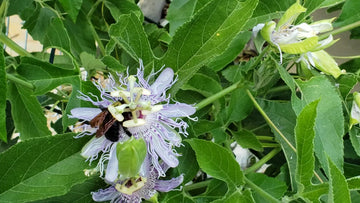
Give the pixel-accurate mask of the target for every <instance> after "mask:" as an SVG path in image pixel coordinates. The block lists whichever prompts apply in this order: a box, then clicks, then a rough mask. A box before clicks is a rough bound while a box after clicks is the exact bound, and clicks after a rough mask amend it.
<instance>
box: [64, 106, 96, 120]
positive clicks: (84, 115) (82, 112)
mask: <svg viewBox="0 0 360 203" xmlns="http://www.w3.org/2000/svg"><path fill="white" fill-rule="evenodd" d="M70 112H71V115H70V117H73V118H78V119H83V120H87V121H90V120H91V119H93V118H94V117H95V116H97V115H98V114H99V113H101V109H99V108H87V107H80V108H75V109H71V111H70Z"/></svg>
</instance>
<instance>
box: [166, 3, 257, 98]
mask: <svg viewBox="0 0 360 203" xmlns="http://www.w3.org/2000/svg"><path fill="white" fill-rule="evenodd" d="M256 5H257V1H250V0H248V1H246V2H238V1H231V0H226V1H221V2H220V1H214V0H213V1H211V2H210V3H208V4H206V6H204V7H203V8H202V9H201V10H200V11H199V12H197V13H196V15H195V16H194V17H193V18H192V19H191V21H189V22H187V23H185V24H184V25H183V26H181V28H179V30H178V31H177V32H176V35H175V36H174V37H173V40H172V41H171V43H170V44H169V48H168V51H167V52H166V54H165V56H164V58H163V59H162V60H161V62H160V64H166V66H169V67H171V68H172V69H173V70H174V72H175V73H176V74H178V81H177V83H176V84H174V85H173V87H172V89H171V94H175V93H176V92H177V91H178V90H179V89H180V87H181V86H182V85H183V84H185V83H186V82H187V81H188V80H189V79H190V78H191V77H192V76H193V75H194V73H196V72H197V71H198V70H199V68H201V67H202V66H203V65H205V64H207V63H209V62H211V61H212V59H213V58H214V57H216V56H218V55H220V54H222V53H223V52H224V50H225V49H226V48H227V47H228V46H229V44H230V43H231V41H232V40H233V39H234V38H235V37H236V35H237V34H238V33H239V32H240V31H242V27H243V26H244V24H245V23H246V22H247V20H248V19H249V17H250V16H251V15H252V11H253V10H254V9H255V7H256ZM204 30H206V32H204ZM199 42H201V43H199Z"/></svg>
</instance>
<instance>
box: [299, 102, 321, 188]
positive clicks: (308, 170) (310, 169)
mask: <svg viewBox="0 0 360 203" xmlns="http://www.w3.org/2000/svg"><path fill="white" fill-rule="evenodd" d="M318 103H319V100H316V101H313V102H311V103H310V104H308V105H307V106H305V107H304V109H303V110H301V112H300V114H299V116H298V117H297V120H296V126H295V138H296V150H297V165H296V177H295V179H296V181H297V184H298V192H300V193H301V192H302V191H303V190H304V188H305V187H307V186H309V185H311V178H312V177H313V174H314V168H315V157H314V138H315V130H314V126H315V118H316V108H317V105H318Z"/></svg>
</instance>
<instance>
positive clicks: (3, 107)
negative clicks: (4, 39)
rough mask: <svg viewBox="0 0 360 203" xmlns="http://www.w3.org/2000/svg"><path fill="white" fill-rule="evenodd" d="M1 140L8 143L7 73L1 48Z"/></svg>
mask: <svg viewBox="0 0 360 203" xmlns="http://www.w3.org/2000/svg"><path fill="white" fill-rule="evenodd" d="M0 92H1V95H0V139H1V140H3V141H4V142H7V136H6V92H7V82H6V71H5V58H4V49H3V48H2V47H1V48H0Z"/></svg>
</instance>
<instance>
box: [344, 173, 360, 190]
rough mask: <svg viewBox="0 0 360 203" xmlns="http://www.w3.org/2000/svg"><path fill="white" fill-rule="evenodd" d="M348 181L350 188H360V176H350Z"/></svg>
mask: <svg viewBox="0 0 360 203" xmlns="http://www.w3.org/2000/svg"><path fill="white" fill-rule="evenodd" d="M346 182H347V184H348V187H349V189H350V190H360V176H357V177H353V178H349V179H347V180H346Z"/></svg>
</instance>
